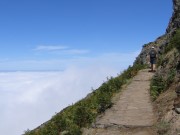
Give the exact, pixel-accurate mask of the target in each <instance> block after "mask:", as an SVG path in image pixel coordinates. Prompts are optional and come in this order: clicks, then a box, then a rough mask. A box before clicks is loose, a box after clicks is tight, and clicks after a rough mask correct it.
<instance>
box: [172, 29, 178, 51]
mask: <svg viewBox="0 0 180 135" xmlns="http://www.w3.org/2000/svg"><path fill="white" fill-rule="evenodd" d="M170 44H171V45H172V46H175V47H176V48H177V49H178V50H179V51H180V29H179V30H177V31H176V34H175V35H174V36H173V38H172V40H171V41H170Z"/></svg>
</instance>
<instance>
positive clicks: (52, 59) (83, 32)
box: [0, 0, 172, 71]
mask: <svg viewBox="0 0 180 135" xmlns="http://www.w3.org/2000/svg"><path fill="white" fill-rule="evenodd" d="M171 15H172V1H171V0H151V1H146V0H136V1H133V0H132V1H127V0H51V1H50V0H16V1H14V0H1V1H0V70H1V71H2V70H63V69H65V68H67V67H68V66H70V65H71V66H73V64H76V62H77V61H79V63H81V64H80V65H83V64H86V63H84V61H86V60H89V59H96V58H97V59H98V58H99V57H103V56H107V57H106V58H105V57H104V61H105V59H106V60H107V61H109V62H110V61H111V60H108V59H109V58H112V59H121V58H117V57H109V55H111V56H112V55H113V56H114V55H117V56H119V55H122V54H132V53H133V54H134V53H136V52H138V51H139V50H140V49H141V47H142V45H143V44H145V43H148V42H151V41H154V40H155V39H156V38H157V37H158V36H160V35H162V34H164V33H165V29H166V27H167V25H168V22H169V19H170V17H171ZM82 59H83V60H82ZM81 60H82V61H81ZM127 60H128V58H127ZM72 61H73V62H72ZM101 61H102V59H99V62H101ZM131 61H132V60H131ZM114 62H119V61H118V60H114ZM70 63H72V64H70ZM108 64H109V63H108Z"/></svg>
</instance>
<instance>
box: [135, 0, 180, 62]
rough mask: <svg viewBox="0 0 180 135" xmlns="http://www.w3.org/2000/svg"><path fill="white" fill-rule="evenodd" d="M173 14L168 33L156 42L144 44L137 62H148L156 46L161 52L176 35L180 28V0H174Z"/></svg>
mask: <svg viewBox="0 0 180 135" xmlns="http://www.w3.org/2000/svg"><path fill="white" fill-rule="evenodd" d="M173 10H174V11H173V14H172V17H171V19H170V21H169V24H168V26H167V29H166V33H165V34H164V35H162V36H160V37H158V38H157V39H156V40H155V41H154V42H150V43H147V44H145V45H143V49H142V51H141V53H140V55H139V56H138V57H137V60H136V62H140V63H142V64H148V61H149V60H148V53H149V51H150V49H151V47H152V46H154V47H155V48H156V50H157V52H158V53H159V54H161V53H162V52H163V50H164V47H165V46H166V45H167V44H168V43H169V40H170V38H171V37H172V36H173V35H174V33H175V32H176V30H177V29H179V28H180V0H173Z"/></svg>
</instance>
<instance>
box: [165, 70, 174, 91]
mask: <svg viewBox="0 0 180 135" xmlns="http://www.w3.org/2000/svg"><path fill="white" fill-rule="evenodd" d="M175 75H176V70H175V69H171V70H170V71H169V72H168V74H167V79H166V88H168V87H169V86H170V85H171V84H172V83H173V81H174V78H175Z"/></svg>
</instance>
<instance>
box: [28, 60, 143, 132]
mask: <svg viewBox="0 0 180 135" xmlns="http://www.w3.org/2000/svg"><path fill="white" fill-rule="evenodd" d="M143 68H144V65H141V64H137V63H135V64H134V65H133V66H129V68H128V69H127V70H125V71H124V72H123V73H122V74H121V75H118V76H117V77H115V78H113V77H111V78H110V79H109V78H108V79H107V82H104V83H103V84H102V85H101V86H100V87H99V88H98V89H96V90H93V92H92V93H91V94H90V95H89V96H88V97H87V98H85V99H82V100H80V101H79V102H77V103H75V104H74V105H72V106H69V107H67V108H66V109H64V110H62V111H61V112H60V113H58V114H56V115H55V116H53V118H52V119H51V120H50V121H48V122H47V124H45V125H43V127H41V128H39V129H36V130H33V131H29V130H28V131H27V132H25V135H59V133H61V134H63V135H81V134H82V133H81V128H82V127H88V126H89V125H90V124H91V123H92V122H94V121H95V119H96V117H97V115H98V114H100V113H103V112H104V111H105V110H106V109H107V108H110V107H111V106H112V102H111V99H112V97H113V95H114V93H116V92H119V91H120V89H121V87H122V85H123V84H125V83H126V82H127V80H129V79H130V78H132V77H134V76H135V75H136V74H137V73H138V71H139V70H140V69H143Z"/></svg>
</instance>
